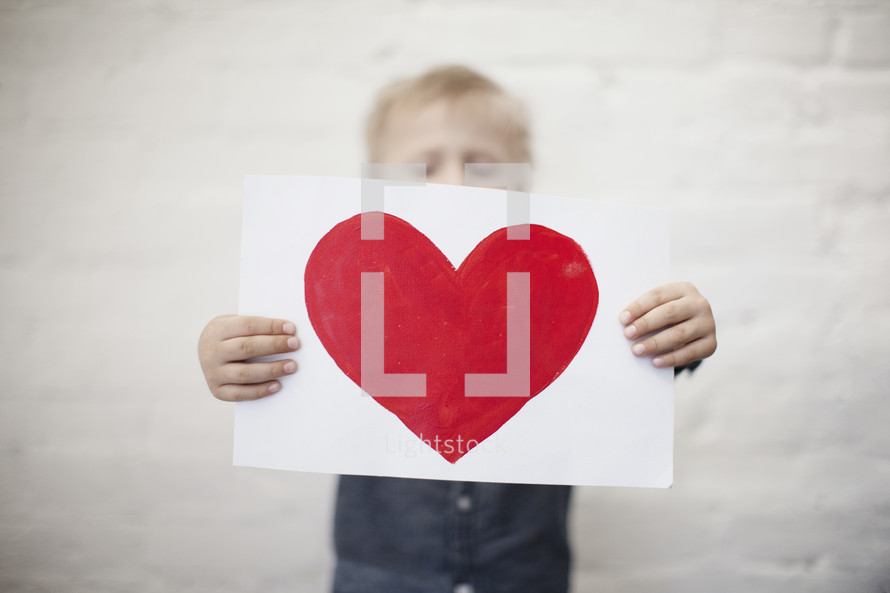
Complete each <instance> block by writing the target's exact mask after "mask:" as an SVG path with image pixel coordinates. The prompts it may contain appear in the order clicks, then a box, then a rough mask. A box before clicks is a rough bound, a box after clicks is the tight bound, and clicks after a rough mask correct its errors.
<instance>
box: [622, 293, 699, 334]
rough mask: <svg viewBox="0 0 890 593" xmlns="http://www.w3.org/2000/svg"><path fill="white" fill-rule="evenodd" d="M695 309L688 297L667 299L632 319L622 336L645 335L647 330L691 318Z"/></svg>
mask: <svg viewBox="0 0 890 593" xmlns="http://www.w3.org/2000/svg"><path fill="white" fill-rule="evenodd" d="M696 311H697V309H696V307H695V303H694V302H693V300H692V299H690V298H688V297H681V298H679V299H677V300H674V301H668V302H667V303H664V304H663V305H659V306H657V307H655V308H654V309H652V310H651V311H649V312H648V313H646V314H645V315H643V316H642V317H640V318H638V319H636V320H634V322H633V323H632V324H630V325H628V326H627V327H625V328H624V337H625V338H627V339H629V340H631V339H633V338H636V337H639V336H645V335H646V334H648V333H649V332H654V331H658V330H660V329H662V328H665V327H668V326H670V325H677V324H678V323H682V322H684V321H686V320H688V319H692V317H694V316H695V312H696Z"/></svg>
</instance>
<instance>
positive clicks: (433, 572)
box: [334, 476, 571, 593]
mask: <svg viewBox="0 0 890 593" xmlns="http://www.w3.org/2000/svg"><path fill="white" fill-rule="evenodd" d="M570 492H571V488H570V487H569V486H548V485H539V484H489V483H480V482H447V481H441V480H415V479H408V478H379V477H369V476H342V477H341V478H340V484H339V488H338V493H337V506H336V515H335V520H334V546H335V548H336V551H337V567H336V571H335V573H334V591H335V592H336V593H358V592H362V593H489V592H491V593H493V592H498V593H513V592H517V593H518V592H520V591H529V592H536V593H549V592H553V593H556V592H564V591H566V590H567V589H568V574H569V545H568V538H567V534H566V519H567V514H568V507H569V494H570Z"/></svg>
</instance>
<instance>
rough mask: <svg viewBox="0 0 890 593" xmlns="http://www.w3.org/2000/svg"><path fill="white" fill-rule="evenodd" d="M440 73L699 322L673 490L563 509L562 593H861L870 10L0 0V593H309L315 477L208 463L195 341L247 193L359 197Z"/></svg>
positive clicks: (878, 286) (868, 587)
mask: <svg viewBox="0 0 890 593" xmlns="http://www.w3.org/2000/svg"><path fill="white" fill-rule="evenodd" d="M443 62H448V63H452V62H458V63H464V64H467V65H469V66H471V67H474V68H477V69H479V70H480V71H482V72H483V73H485V74H488V75H490V76H492V77H493V78H494V79H495V80H497V81H499V82H500V83H502V84H503V85H504V86H505V87H506V88H507V89H508V90H510V91H512V92H513V93H515V94H517V95H518V96H519V97H520V98H522V99H524V100H525V101H526V102H527V103H528V105H529V106H530V109H531V113H532V116H533V124H534V130H533V132H534V148H535V153H536V169H535V184H534V189H535V191H537V192H540V193H549V194H557V195H569V196H583V197H587V198H590V199H597V200H609V201H619V202H624V203H629V204H630V203H632V204H644V205H656V206H661V207H665V208H668V209H669V210H670V213H671V220H672V261H673V266H674V267H673V272H674V274H673V275H674V277H675V278H677V279H690V280H692V281H693V282H694V283H695V284H696V285H697V286H698V288H699V289H700V290H701V292H702V293H703V294H705V295H706V296H707V297H708V298H709V299H710V300H711V303H712V306H713V308H714V310H715V312H716V317H717V323H718V340H719V344H720V345H719V348H718V350H717V353H716V355H715V356H714V357H713V358H711V359H709V360H707V361H706V362H705V364H704V365H703V366H702V367H701V368H700V369H699V370H698V371H696V373H695V375H694V376H692V377H681V378H680V379H678V380H677V385H676V444H675V456H676V459H675V464H676V470H675V482H674V487H673V488H672V489H670V490H634V489H626V488H578V489H576V490H575V499H574V509H573V515H572V518H571V537H572V540H573V542H574V545H575V548H574V549H575V568H574V573H573V579H574V591H575V592H586V591H604V592H613V593H625V592H627V593H630V592H633V593H640V592H659V593H663V592H673V591H676V592H698V591H721V592H736V591H738V592H742V591H744V592H749V591H757V592H760V593H763V592H773V591H775V592H779V591H781V592H783V593H784V592H788V591H807V592H810V593H812V592H825V593H828V592H840V591H843V592H847V591H851V592H852V591H856V592H884V593H886V592H888V591H890V430H888V422H890V399H888V395H890V393H888V392H890V387H888V385H890V366H888V362H887V361H888V359H890V340H888V338H887V335H888V333H890V306H888V305H890V278H888V271H890V249H888V247H890V239H888V229H890V2H888V1H887V0H761V1H742V0H659V1H654V0H650V1H646V0H602V1H590V2H582V1H580V0H579V1H569V0H565V1H558V0H557V1H552V2H548V3H547V4H546V5H545V3H543V2H536V3H532V2H514V1H507V0H498V1H491V2H486V3H481V2H470V1H458V2H432V1H409V0H390V1H382V2H358V1H342V2H321V1H318V2H308V1H304V2H295V1H284V0H281V1H273V0H269V1H262V2H247V1H243V2H242V1H235V0H225V1H219V0H216V1H211V0H205V1H182V2H174V1H168V2H163V1H149V0H126V1H113V0H107V1H98V0H71V1H63V0H56V1H36V0H35V1H29V0H18V1H17V0H0V282H2V291H0V307H2V315H3V317H2V319H3V327H2V332H0V369H2V388H0V406H2V412H0V471H2V479H0V533H2V540H3V541H2V544H0V590H2V591H4V592H8V593H24V592H43V591H65V592H80V591H83V592H90V593H101V592H118V591H134V592H140V593H141V592H146V593H147V592H158V593H160V592H169V591H179V592H196V593H199V592H200V593H203V592H207V593H210V592H214V593H218V592H240V591H264V592H267V593H275V592H283V591H307V592H309V591H324V590H325V589H326V588H327V587H328V586H329V584H330V578H329V572H330V569H331V566H332V562H333V558H332V551H331V548H332V545H331V537H330V529H329V525H330V520H331V514H332V508H331V503H332V497H333V494H334V484H335V483H334V480H333V478H331V477H330V476H323V475H309V474H297V473H287V472H276V471H269V470H259V469H249V468H235V467H232V464H231V455H232V432H233V416H234V408H233V406H232V405H231V404H226V403H223V402H219V401H217V400H215V399H214V398H213V397H212V396H211V395H210V393H209V392H208V390H207V388H206V386H205V384H204V382H203V377H202V375H201V372H200V369H199V365H198V360H197V355H196V343H197V339H198V335H199V333H200V331H201V329H202V328H203V326H204V325H205V323H206V322H207V321H208V320H209V319H210V318H211V317H213V316H215V315H217V314H221V313H229V312H235V311H236V310H237V295H238V275H239V249H240V246H239V243H240V216H241V191H242V178H243V176H244V175H245V174H263V173H269V174H294V175H301V174H307V175H340V176H358V175H359V172H360V164H361V162H362V161H363V147H362V143H361V139H360V130H361V125H362V120H363V118H364V116H365V113H366V112H367V110H368V108H369V105H370V101H371V97H372V95H373V93H374V92H375V91H376V89H377V88H378V87H379V86H380V85H382V84H384V83H386V82H388V81H390V80H392V79H393V78H395V77H401V76H405V75H410V74H416V73H418V72H420V71H422V70H424V69H426V68H428V67H430V66H433V65H437V64H440V63H443ZM616 314H617V312H616Z"/></svg>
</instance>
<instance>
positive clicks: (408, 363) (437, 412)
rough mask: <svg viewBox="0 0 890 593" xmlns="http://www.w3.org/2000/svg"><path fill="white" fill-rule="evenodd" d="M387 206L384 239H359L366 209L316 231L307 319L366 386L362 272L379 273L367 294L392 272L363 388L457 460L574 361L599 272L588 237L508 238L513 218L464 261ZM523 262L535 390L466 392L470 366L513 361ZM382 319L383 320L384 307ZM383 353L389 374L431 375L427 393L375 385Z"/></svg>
mask: <svg viewBox="0 0 890 593" xmlns="http://www.w3.org/2000/svg"><path fill="white" fill-rule="evenodd" d="M383 216H384V219H383V220H384V226H383V232H384V237H385V238H384V239H383V240H364V241H363V240H362V239H361V215H360V214H359V215H356V216H354V217H352V218H350V219H348V220H345V221H343V222H341V223H339V224H338V225H336V226H335V227H334V228H333V229H331V230H330V231H329V232H328V233H327V234H326V235H325V236H324V237H322V239H321V241H319V242H318V245H316V247H315V249H314V250H313V251H312V254H311V255H310V257H309V261H308V263H307V264H306V273H305V286H306V308H307V310H308V312H309V319H310V321H311V322H312V327H313V329H314V330H315V332H316V334H317V335H318V337H319V339H320V340H321V343H322V344H323V345H324V347H325V348H326V349H327V351H328V353H329V354H330V355H331V357H332V358H333V359H334V361H335V362H336V363H337V366H339V367H340V369H341V370H342V371H343V372H344V373H346V375H347V376H348V377H349V378H350V379H352V380H353V381H354V382H355V383H356V384H357V385H362V363H363V359H362V327H363V326H362V314H361V313H362V290H363V280H362V278H363V276H362V273H363V272H372V273H374V272H376V273H377V274H366V276H365V281H366V282H368V283H366V284H365V287H364V288H365V291H366V292H365V298H366V299H367V298H369V295H371V294H373V289H372V287H373V286H375V285H373V284H371V283H370V280H371V279H373V278H380V279H382V304H383V308H384V313H383V322H382V336H381V338H380V344H379V346H380V347H379V348H375V349H373V351H371V349H368V343H369V342H367V341H366V344H365V346H366V353H365V356H366V358H365V359H364V364H365V372H366V379H365V385H363V388H364V390H365V391H367V392H368V393H369V394H370V395H371V396H372V397H374V399H375V400H376V401H377V402H378V403H380V405H382V406H383V407H384V408H386V409H387V410H389V411H391V412H392V413H394V414H395V415H396V416H398V418H399V419H400V420H401V421H402V422H403V423H404V424H405V426H407V427H408V429H409V430H411V432H413V433H414V434H415V435H417V436H418V437H419V438H420V439H421V440H423V441H424V442H426V443H427V444H428V445H430V446H431V447H432V448H433V449H435V450H436V451H437V452H438V453H439V454H440V455H442V457H444V458H445V459H446V460H448V461H449V462H451V463H455V462H456V461H457V460H458V459H460V458H461V457H462V456H463V455H464V454H466V453H467V452H468V451H469V450H471V449H472V448H473V447H474V446H476V445H477V444H478V443H481V442H482V441H484V440H485V439H486V438H488V437H489V436H491V435H492V434H493V433H494V432H495V431H496V430H497V429H498V428H500V427H501V426H502V425H503V424H504V423H505V422H506V421H507V420H509V419H510V418H512V417H513V415H514V414H516V413H517V412H518V411H519V409H520V408H522V406H524V405H525V404H526V403H527V402H528V401H529V400H530V399H531V398H532V397H534V396H536V395H537V394H539V393H540V392H541V391H543V390H544V389H545V388H546V387H547V386H548V385H550V383H552V382H553V381H554V379H556V378H557V377H558V376H559V375H560V373H562V372H563V370H565V368H566V367H567V366H568V365H569V363H570V362H571V361H572V359H573V358H574V357H575V354H577V352H578V350H579V349H580V348H581V345H582V344H583V343H584V340H585V338H586V337H587V333H588V332H589V331H590V327H591V325H592V324H593V319H594V317H595V315H596V309H597V303H598V300H599V291H598V288H597V283H596V278H595V277H594V274H593V269H592V268H591V266H590V262H588V260H587V257H586V256H585V255H584V252H583V250H582V249H581V246H580V245H578V244H577V243H576V242H575V241H573V240H572V239H570V238H569V237H566V236H565V235H561V234H559V233H557V232H556V231H553V230H551V229H549V228H547V227H544V226H540V225H530V226H529V239H528V240H515V239H510V240H508V239H507V229H506V228H502V229H500V230H497V231H495V232H494V233H492V234H491V235H489V236H488V237H486V238H485V239H484V240H483V241H482V242H481V243H479V244H478V245H477V246H476V248H475V249H473V251H472V252H471V253H470V255H468V256H467V258H466V259H465V260H464V262H463V263H462V264H461V265H460V267H459V268H458V269H457V270H455V269H454V266H452V265H451V263H450V262H449V261H448V259H447V258H446V257H445V256H444V255H443V254H442V252H441V251H439V249H438V248H437V247H436V246H435V245H434V244H433V243H432V241H430V240H429V239H428V238H427V237H426V236H424V235H423V234H421V233H420V232H419V231H418V230H417V229H415V228H414V227H413V226H411V225H410V224H408V223H407V222H405V221H404V220H402V219H400V218H397V217H395V216H392V215H389V214H384V215H383ZM514 272H526V273H528V275H527V278H528V281H527V282H528V284H527V285H526V286H527V287H528V288H525V289H524V290H525V294H527V295H528V296H527V297H526V299H527V304H526V305H525V306H526V307H527V309H526V311H528V317H530V324H529V323H528V321H526V322H525V323H526V324H527V325H526V331H530V340H529V346H528V347H526V348H525V350H526V351H527V358H526V360H527V362H526V366H527V368H528V375H529V376H528V379H527V380H526V382H525V383H526V388H525V389H526V392H525V393H510V394H505V395H510V397H504V396H484V395H482V396H479V395H478V394H477V395H476V396H475V397H468V396H466V395H465V381H466V380H467V379H466V375H468V374H470V375H476V374H506V375H509V374H510V373H511V372H512V371H514V370H515V369H512V370H511V369H508V368H507V367H508V357H507V346H508V341H507V329H508V326H509V324H510V323H512V322H508V311H509V310H510V308H509V307H508V306H507V300H508V280H507V278H508V273H514ZM520 276H522V274H518V275H517V274H511V277H514V278H516V277H520ZM376 286H377V288H378V289H379V285H376ZM510 290H511V291H515V290H516V288H515V286H514V287H513V288H510ZM510 294H514V292H511V293H510ZM515 294H519V293H515ZM369 302H370V301H368V300H366V301H365V303H366V306H367V304H368V303H369ZM514 305H515V302H514V304H512V305H511V307H514ZM514 309H515V307H514ZM369 310H370V309H369ZM369 319H370V316H368V315H366V319H365V323H366V325H365V332H366V333H365V337H366V340H368V339H370V338H368V336H370V335H371V334H372V332H371V330H369V329H368V328H369V326H368V325H367V324H368V323H370V321H369ZM377 319H378V323H379V315H378V316H377ZM511 319H516V317H511ZM511 331H513V330H511ZM513 335H514V340H513V343H515V342H516V340H515V336H516V335H517V334H516V333H514V334H513ZM522 345H523V344H522V343H520V346H522ZM521 349H522V348H520V350H521ZM375 353H376V355H377V356H378V357H381V356H382V358H383V360H382V362H381V363H380V364H382V372H383V373H386V374H387V375H388V376H393V375H395V376H399V375H402V376H404V375H405V374H409V375H425V382H424V381H423V380H422V383H421V384H422V385H423V386H424V387H425V395H424V396H423V397H417V396H410V395H409V396H404V394H403V396H400V397H395V396H392V395H393V392H392V391H385V388H384V387H381V386H379V385H378V384H377V383H374V384H373V385H372V386H371V387H369V386H368V384H369V380H368V379H367V377H368V376H369V373H370V371H369V370H368V369H369V368H370V365H371V363H370V362H369V361H371V360H372V359H373V356H374V355H375ZM520 358H521V357H520ZM511 360H516V359H511ZM511 364H513V363H511ZM467 389H469V388H468V387H467ZM520 391H521V390H520ZM414 393H417V392H416V391H415V392H414ZM421 393H422V391H421ZM523 395H524V397H523Z"/></svg>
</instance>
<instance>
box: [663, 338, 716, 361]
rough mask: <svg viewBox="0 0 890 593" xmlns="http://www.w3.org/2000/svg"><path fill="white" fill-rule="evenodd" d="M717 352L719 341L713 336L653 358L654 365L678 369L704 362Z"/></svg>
mask: <svg viewBox="0 0 890 593" xmlns="http://www.w3.org/2000/svg"><path fill="white" fill-rule="evenodd" d="M716 350H717V340H716V338H714V337H713V336H706V337H704V338H699V339H698V340H695V341H693V342H690V343H689V344H686V345H685V346H683V347H682V348H678V349H677V350H674V351H672V352H665V353H664V354H659V355H658V356H654V357H652V364H653V365H655V366H657V367H659V368H661V367H678V366H683V365H684V364H689V363H691V362H695V361H696V360H702V359H703V358H707V357H709V356H710V355H712V354H714V352H715V351H716Z"/></svg>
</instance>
